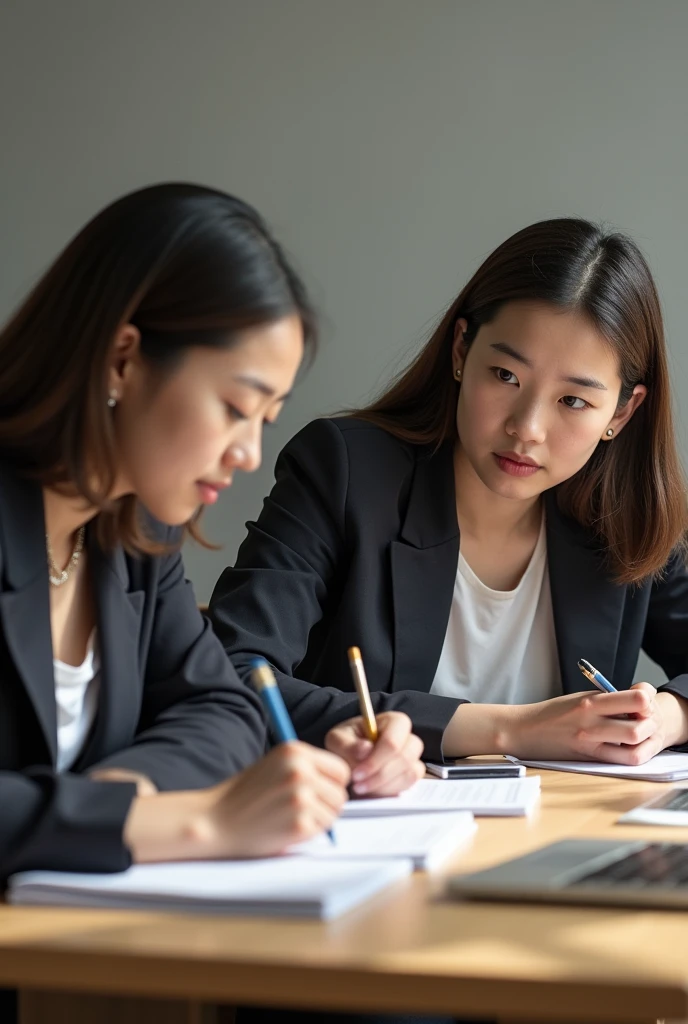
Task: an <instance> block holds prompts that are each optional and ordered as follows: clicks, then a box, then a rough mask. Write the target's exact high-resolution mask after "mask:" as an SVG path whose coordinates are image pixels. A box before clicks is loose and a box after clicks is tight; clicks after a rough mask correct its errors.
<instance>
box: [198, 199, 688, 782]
mask: <svg viewBox="0 0 688 1024" xmlns="http://www.w3.org/2000/svg"><path fill="white" fill-rule="evenodd" d="M275 476H276V483H275V486H274V488H273V490H272V492H271V494H270V496H269V498H268V499H267V500H266V502H265V505H264V508H263V511H262V513H261V515H260V516H259V518H258V520H257V522H256V523H255V524H250V526H249V534H248V537H247V538H246V540H245V541H244V543H243V545H242V547H241V549H240V552H239V556H238V560H237V563H236V566H235V567H234V568H233V569H227V570H225V572H224V574H223V575H222V577H221V578H220V580H219V582H218V584H217V586H216V589H215V592H214V595H213V598H212V601H211V614H212V618H213V621H214V626H215V629H216V632H217V633H218V635H219V636H220V638H221V640H222V642H223V645H224V647H225V650H226V651H227V652H228V653H229V655H230V656H231V658H232V660H233V662H234V665H235V667H236V668H237V670H238V672H239V674H240V675H241V676H243V675H245V673H246V671H247V663H248V658H249V657H250V656H251V655H253V654H261V655H263V656H264V657H265V658H267V659H268V660H269V661H270V662H271V663H272V664H273V666H275V668H276V670H277V671H278V679H279V681H280V685H281V687H282V690H283V693H284V696H285V699H286V700H287V704H288V706H289V707H290V710H291V713H292V716H293V718H294V720H295V723H296V725H297V729H298V730H299V733H300V735H302V736H304V737H305V738H308V739H311V740H312V741H315V742H317V741H318V740H320V739H321V738H322V737H323V736H324V733H325V732H326V731H327V730H328V729H329V728H331V726H332V725H334V724H335V723H336V722H337V721H339V720H340V718H342V717H345V716H346V715H347V714H348V713H349V712H348V709H349V707H350V704H351V698H350V695H349V694H348V693H347V691H349V690H350V689H351V683H350V680H349V676H348V670H347V665H346V661H345V654H344V651H345V648H346V645H347V644H348V643H355V644H357V645H358V646H359V647H360V648H361V651H362V654H363V657H364V659H365V663H366V667H367V671H368V678H369V681H370V684H371V687H372V688H373V689H374V690H375V691H376V692H375V693H374V694H373V700H374V704H375V706H376V708H377V710H378V711H384V710H401V711H405V712H406V713H407V714H408V715H409V716H410V717H411V719H412V721H413V723H414V730H415V732H416V733H418V734H419V735H420V736H421V738H422V739H423V740H424V742H425V749H426V756H430V757H431V758H437V757H439V756H440V755H441V754H442V753H443V754H444V755H446V756H462V755H469V754H490V753H510V754H516V755H518V756H520V757H524V758H557V759H562V758H572V759H579V758H590V759H594V760H606V761H610V762H620V763H628V764H639V763H642V762H643V761H646V760H647V759H648V758H650V757H651V756H652V755H653V754H655V753H657V752H658V751H659V750H662V749H663V748H665V747H667V746H674V745H680V744H683V743H685V742H686V741H688V714H687V710H688V703H687V699H688V574H687V572H686V567H685V549H684V533H685V529H686V521H687V520H686V492H685V485H684V480H683V476H682V473H681V470H680V466H679V460H678V457H677V453H676V443H675V438H674V431H673V426H672V418H671V397H670V384H669V373H668V369H667V355H666V348H665V340H664V331H663V324H662V316H661V311H660V306H659V301H658V297H657V292H656V288H655V285H654V282H653V280H652V276H651V273H650V270H649V268H648V266H647V263H646V261H645V259H644V258H643V256H642V254H641V253H640V251H639V250H638V248H637V246H636V245H635V244H634V243H633V242H632V241H631V240H630V239H629V238H627V237H626V236H624V235H622V234H618V233H613V232H607V231H604V230H602V229H601V228H598V227H596V226H595V225H593V224H591V223H589V222H587V221H585V220H578V219H558V220H550V221H544V222H542V223H538V224H534V225H531V226H530V227H528V228H525V229H524V230H522V231H520V232H518V233H517V234H515V235H514V236H512V237H511V238H509V239H507V240H506V241H505V242H504V243H503V244H502V245H500V246H499V247H498V248H497V249H496V250H495V252H493V253H492V254H491V255H490V256H489V257H488V258H487V259H486V260H485V262H484V263H483V265H482V266H481V267H480V268H479V269H478V270H477V272H476V273H475V274H474V276H473V277H472V279H471V280H470V281H469V282H468V284H467V285H466V286H465V287H464V288H463V289H462V290H461V292H460V293H459V295H458V296H457V298H456V299H455V300H454V301H453V302H452V304H451V306H450V307H449V309H448V311H447V312H446V314H445V315H444V317H443V318H442V320H441V322H440V324H439V326H438V327H437V329H436V331H435V332H434V334H433V335H432V337H431V338H430V340H429V342H428V343H427V345H426V346H425V347H424V348H423V350H422V351H421V352H420V354H419V355H418V357H417V358H416V359H415V360H414V361H413V363H412V364H411V365H410V366H409V367H408V369H407V370H406V371H405V372H403V373H402V375H401V376H400V377H399V378H398V379H397V380H396V381H394V382H393V383H392V384H391V385H390V386H389V388H388V389H387V390H386V391H385V392H384V393H383V394H382V395H381V397H379V398H378V399H377V400H376V401H374V402H373V403H372V404H370V405H369V406H367V407H365V408H362V409H358V410H356V411H355V412H352V413H350V414H349V415H347V416H340V417H338V418H335V419H325V420H317V421H315V422H313V423H311V424H310V425H309V426H307V427H306V428H305V429H304V430H302V431H301V433H300V434H298V435H297V436H296V437H295V438H294V439H293V440H292V441H291V442H290V443H289V444H288V445H287V446H286V448H285V449H284V451H283V452H282V454H281V456H280V458H279V460H278V462H277V467H276V474H275ZM267 622H269V623H270V624H271V629H270V630H269V631H268V630H266V629H265V628H264V624H265V623H267ZM641 649H643V650H644V651H645V652H646V653H647V654H648V655H649V656H650V657H651V658H652V659H653V660H654V661H656V662H657V663H658V664H660V665H661V666H662V667H663V668H664V670H665V671H666V673H667V675H668V676H669V682H668V683H667V684H666V685H664V686H661V687H660V688H659V690H658V691H656V690H655V688H654V687H652V686H650V685H649V684H648V683H637V684H633V678H634V671H635V668H636V663H637V659H638V654H639V651H640V650H641ZM581 657H583V658H586V659H588V660H589V661H591V662H592V663H593V664H594V665H595V666H596V667H597V668H598V669H599V670H600V671H601V672H602V673H604V674H605V675H606V676H607V677H608V678H609V679H611V680H612V682H613V683H614V685H615V686H616V687H617V689H618V690H619V691H620V692H618V693H598V692H596V691H594V692H591V691H592V687H591V686H589V685H588V684H587V683H586V682H585V680H584V679H583V677H582V676H581V674H580V673H579V670H578V668H577V662H578V659H579V658H581ZM351 733H352V730H351V729H349V730H348V732H347V730H340V733H338V734H337V736H334V737H330V740H329V741H328V746H329V747H330V749H332V750H338V749H341V744H342V742H344V743H346V742H347V736H349V737H350V736H351ZM364 775H365V773H359V772H355V773H354V783H355V784H356V785H357V788H358V791H359V792H365V791H366V787H367V780H366V778H365V777H364Z"/></svg>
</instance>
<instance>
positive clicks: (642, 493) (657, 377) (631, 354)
mask: <svg viewBox="0 0 688 1024" xmlns="http://www.w3.org/2000/svg"><path fill="white" fill-rule="evenodd" d="M523 300H530V301H538V302H544V303H549V304H551V305H552V306H555V307H556V308H558V309H562V310H571V311H577V312H581V313H584V314H585V315H586V316H587V317H588V318H589V319H590V321H591V322H592V323H593V324H594V326H595V328H596V329H597V330H598V331H599V333H600V334H601V335H602V336H603V337H604V338H605V339H606V341H607V342H608V343H609V344H610V345H611V347H612V348H613V350H614V351H615V352H616V354H617V356H618V360H619V373H620V376H621V380H622V387H621V393H620V396H619V406H620V407H622V406H624V405H625V404H626V402H628V400H629V398H630V396H631V394H632V392H633V388H634V387H635V385H636V384H645V385H646V387H647V389H648V393H647V397H646V398H645V401H644V402H643V403H642V405H641V406H640V408H639V409H638V410H636V412H635V414H634V415H633V416H632V417H631V420H630V422H629V423H627V424H626V426H625V427H624V429H623V431H622V432H621V433H620V434H619V436H618V437H617V438H615V439H614V441H613V442H609V443H603V442H600V443H599V444H598V446H597V448H596V449H595V451H594V453H593V455H592V457H591V458H590V459H589V461H588V462H587V463H586V465H585V466H584V467H583V468H582V469H581V470H580V471H579V472H578V473H576V474H575V476H573V477H572V478H571V479H570V480H567V481H565V482H564V483H562V484H560V485H559V486H558V488H557V500H558V503H559V507H560V508H561V509H562V511H563V512H564V513H566V514H568V515H570V516H571V517H573V518H574V519H575V520H576V521H577V522H578V523H580V524H581V525H582V526H584V527H586V528H587V529H589V530H590V531H591V532H592V533H593V534H594V535H595V536H596V537H597V538H598V540H599V541H600V542H601V544H602V545H603V547H604V549H605V551H606V553H607V561H608V565H609V568H610V570H611V572H612V574H613V576H614V578H615V579H616V580H617V582H619V583H637V582H640V581H641V580H643V579H646V578H647V577H649V576H653V575H656V574H658V573H661V571H662V568H663V567H664V566H665V564H666V562H667V560H668V558H669V557H670V555H671V553H672V552H673V551H674V550H675V549H676V548H677V547H679V548H681V549H682V552H685V534H686V527H687V525H688V517H687V505H686V487H685V481H684V477H683V472H682V469H681V465H680V461H679V458H678V453H677V450H676V440H675V434H674V428H673V422H672V411H671V394H670V386H669V371H668V367H667V354H666V344H665V339H664V326H663V322H662V313H661V308H660V304H659V298H658V295H657V289H656V287H655V284H654V281H653V279H652V274H651V273H650V269H649V267H648V265H647V262H646V261H645V258H644V257H643V255H642V253H641V252H640V250H639V249H638V247H637V245H636V244H635V243H634V242H633V241H632V240H631V239H630V238H628V237H626V236H625V235H622V234H619V233H618V232H609V231H605V230H604V229H603V228H602V227H599V226H597V225H595V224H591V223H589V222H588V221H586V220H579V219H576V218H560V219H557V220H547V221H541V222H540V223H538V224H533V225H531V226H530V227H527V228H524V229H523V230H522V231H519V232H517V233H516V234H515V235H512V236H511V238H508V239H507V240H506V241H505V242H503V243H502V245H500V246H499V248H498V249H496V250H495V251H494V252H493V253H492V254H491V255H490V256H488V258H487V259H486V260H485V262H484V263H483V264H482V266H481V267H480V268H479V269H478V270H477V271H476V273H475V274H474V275H473V277H472V278H471V280H470V281H469V282H468V284H467V285H466V287H465V288H464V289H463V290H462V291H461V292H460V294H459V295H458V296H457V298H456V299H455V300H454V302H453V303H452V304H451V306H450V307H449V309H448V310H447V312H446V313H445V315H444V316H443V318H442V320H441V321H440V323H439V326H438V327H437V328H436V330H435V331H434V333H433V335H432V337H431V338H430V340H429V341H428V343H427V344H426V345H425V347H424V348H423V349H422V350H421V352H420V354H419V355H418V356H417V357H416V359H414V361H413V362H412V363H411V365H410V366H409V367H408V368H407V369H406V370H404V371H403V372H402V373H401V375H400V376H399V377H398V378H397V379H396V380H395V381H394V382H393V383H392V384H391V386H390V387H389V388H388V389H387V390H386V391H384V393H383V394H382V395H380V397H378V398H377V399H376V400H375V401H374V402H372V403H371V404H370V405H368V406H366V407H365V408H363V409H358V410H355V411H353V412H351V415H352V416H356V417H359V418H361V419H364V420H367V421H369V422H371V423H375V424H377V425H378V426H380V427H382V428H383V429H385V430H387V431H389V432H390V433H391V434H393V435H394V436H395V437H398V438H400V439H401V440H404V441H408V442H411V443H414V444H425V445H433V446H439V445H441V444H442V443H444V442H445V441H448V440H451V439H452V438H455V437H456V403H457V398H458V388H459V387H460V385H459V384H458V383H457V381H456V379H455V378H454V376H453V374H452V344H453V340H454V332H455V327H456V321H457V320H458V319H459V318H460V317H463V318H465V319H466V321H467V322H468V330H467V331H466V332H465V334H464V337H465V341H466V344H468V345H470V344H471V342H472V341H474V340H475V337H476V335H477V333H478V331H479V330H480V328H481V327H482V326H483V324H487V323H489V322H490V321H491V320H492V319H493V318H494V317H495V316H496V315H497V313H498V311H499V310H500V309H501V308H502V306H504V305H505V304H506V303H508V302H518V301H523Z"/></svg>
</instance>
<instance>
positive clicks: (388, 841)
mask: <svg viewBox="0 0 688 1024" xmlns="http://www.w3.org/2000/svg"><path fill="white" fill-rule="evenodd" d="M442 785H446V783H442ZM474 830H475V822H474V820H473V815H472V814H470V813H469V812H465V811H464V812H461V811H458V812H457V811H450V812H446V811H445V812H444V813H437V814H432V815H428V814H403V815H400V816H399V817H397V818H395V819H393V820H390V819H389V818H368V817H367V818H365V819H362V818H355V819H352V820H341V821H338V822H337V823H336V825H335V835H336V844H332V843H331V842H330V840H329V839H328V838H327V837H326V836H319V837H318V838H317V839H313V840H310V841H309V842H307V843H302V844H300V845H299V846H298V847H294V848H293V849H292V850H291V851H289V853H287V855H285V856H284V857H271V858H267V859H263V860H252V861H211V862H192V863H184V864H146V865H141V866H137V867H132V868H130V869H129V870H128V871H124V872H122V873H121V874H112V875H110V874H108V875H91V874H88V875H86V874H74V873H71V872H63V871H28V872H24V873H22V874H18V875H14V877H12V878H11V879H10V882H9V889H8V899H9V901H10V903H21V904H42V905H49V906H72V907H74V906H77V907H127V908H148V909H154V910H176V911H190V912H205V913H221V914H226V913H235V914H264V915H289V916H294V917H320V918H324V919H327V918H332V917H336V916H337V915H339V914H342V913H344V911H346V910H349V909H350V908H351V907H354V906H356V905H357V904H359V903H362V902H364V901H366V900H368V899H369V898H370V897H371V896H373V895H374V894H375V893H377V892H378V891H379V890H381V889H383V888H385V887H386V886H388V885H390V884H392V883H393V882H395V881H397V880H398V879H399V878H404V877H405V876H406V875H408V874H410V873H411V871H412V870H413V868H414V867H418V868H425V869H428V870H429V869H432V868H436V867H438V866H439V865H440V864H443V863H444V862H445V861H446V860H448V859H449V858H450V857H451V856H452V855H453V854H454V853H456V851H457V850H458V849H459V848H460V847H461V846H462V845H463V844H464V843H465V842H466V841H467V840H468V839H469V838H470V836H472V834H473V832H474Z"/></svg>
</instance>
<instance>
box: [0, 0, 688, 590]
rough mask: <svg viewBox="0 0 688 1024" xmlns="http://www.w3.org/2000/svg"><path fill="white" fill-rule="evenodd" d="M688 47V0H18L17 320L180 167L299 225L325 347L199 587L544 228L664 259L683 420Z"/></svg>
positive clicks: (13, 74) (215, 532) (7, 38)
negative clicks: (305, 445) (138, 194)
mask: <svg viewBox="0 0 688 1024" xmlns="http://www.w3.org/2000/svg"><path fill="white" fill-rule="evenodd" d="M687 44H688V3H686V2H685V0H653V2H652V3H650V2H648V0H572V2H565V3H564V2H562V0H415V2H413V0H241V2H239V0H216V2H214V0H194V2H188V0H185V2H181V0H116V2H114V3H113V2H110V0H108V2H104V0H61V2H60V3H54V2H53V0H9V2H8V0H5V3H4V4H3V5H2V13H0V103H1V104H2V110H1V122H0V146H1V147H2V156H1V158H0V164H1V166H0V195H1V196H2V200H1V201H0V258H1V259H2V260H3V266H2V269H1V271H0V315H2V316H4V314H6V313H7V312H8V311H9V309H10V308H11V307H12V306H13V305H14V304H15V302H16V301H18V299H19V298H20V297H21V295H22V293H23V292H24V291H25V289H26V288H27V287H28V286H29V285H30V284H31V283H32V281H33V280H34V279H35V277H36V276H37V275H38V274H39V273H40V272H41V271H42V269H43V268H44V267H45V266H46V264H47V263H48V262H49V261H50V260H51V259H52V257H53V256H54V255H55V254H56V253H57V251H58V250H59V248H60V247H61V246H62V245H63V244H64V242H65V241H66V239H67V237H68V236H70V235H71V234H72V233H73V232H74V231H75V230H77V229H78V228H79V227H80V225H81V224H82V223H83V222H84V220H85V219H86V218H88V217H89V216H90V215H91V214H92V213H94V212H95V211H96V210H97V209H98V208H99V207H100V206H102V205H104V204H105V203H106V202H108V201H109V200H111V199H112V198H114V197H115V196H116V195H118V194H120V193H122V192H124V191H126V190H129V189H131V188H134V187H136V186H140V185H143V184H147V183H150V182H154V181H158V180H161V179H168V180H169V179H180V178H181V179H190V180H197V181H201V182H205V183H208V184H211V185H215V186H219V187H221V188H226V189H229V190H231V191H233V192H236V193H238V194H239V195H241V196H242V197H244V198H246V199H248V200H250V201H252V202H254V203H255V204H256V205H257V206H258V207H259V208H260V209H261V210H262V211H263V213H264V214H265V215H266V216H267V217H268V218H269V220H270V221H271V222H272V224H273V226H274V227H275V229H276V230H277V232H278V234H279V235H280V236H281V237H282V238H283V240H285V242H286V243H287V245H288V247H289V248H290V249H291V251H292V253H293V254H294V255H295V256H296V258H297V262H298V263H299V265H300V266H301V268H302V269H303V270H304V272H305V274H306V277H307V279H308V281H309V282H310V284H311V286H312V288H313V291H314V293H315V296H316V298H317V301H318V304H319V307H320V309H321V311H322V313H323V316H324V321H325V345H324V350H323V352H322V355H321V357H320V359H319V362H318V363H317V366H316V368H315V369H314V370H313V372H312V373H311V374H310V376H309V377H308V379H307V380H306V381H305V382H304V383H303V384H302V385H301V387H300V388H299V391H298V394H297V396H296V400H295V401H294V402H293V404H292V405H291V406H290V408H289V409H288V410H287V411H285V413H284V415H283V417H282V420H281V422H280V425H279V428H278V429H277V430H276V431H273V432H270V435H269V437H267V438H266V444H265V460H264V466H263V468H262V469H261V471H260V472H259V473H257V474H255V476H254V477H252V478H246V479H241V480H240V481H239V482H238V485H237V486H235V488H234V489H233V490H232V492H230V494H229V496H227V497H226V498H225V500H224V501H223V502H222V503H221V505H220V507H219V508H216V509H213V511H212V513H211V514H210V515H209V516H208V520H207V521H208V530H209V533H210V534H211V535H212V536H213V537H215V538H216V539H218V540H221V541H222V542H223V543H224V544H225V545H226V546H225V550H224V553H223V554H219V555H218V554H214V553H206V552H203V551H200V550H199V549H198V548H193V547H191V548H189V549H188V550H187V553H186V558H187V566H188V572H189V575H190V576H191V578H192V579H193V580H194V582H195V584H196V587H197V592H198V595H199V597H200V598H202V599H203V598H207V597H208V596H209V593H210V590H211V589H212V585H213V583H214V580H215V578H216V575H217V573H218V571H219V569H220V567H221V566H222V565H223V564H224V561H225V560H231V559H232V558H233V555H234V552H235V550H236V547H237V544H238V543H239V541H240V540H241V537H242V535H243V523H244V521H245V520H246V519H247V518H250V517H252V516H254V515H255V513H256V512H257V510H258V508H259V506H260V503H261V500H262V498H263V496H264V494H265V493H266V491H267V490H268V488H269V485H270V480H271V468H272V464H273V462H274V457H275V455H276V452H277V451H278V450H279V448H280V447H281V445H282V444H283V443H284V442H285V441H286V439H287V438H288V437H289V436H290V435H291V434H293V433H294V432H295V431H296V430H297V429H298V428H299V427H300V426H301V425H302V424H303V423H305V422H306V421H308V420H309V419H311V418H312V417H313V416H315V415H317V414H319V413H327V412H330V411H332V410H334V409H336V408H338V407H340V406H342V405H345V404H347V403H349V404H352V403H357V402H360V401H361V400H362V399H364V398H365V397H366V396H367V395H369V394H370V393H371V391H372V390H374V389H375V388H376V387H377V386H379V385H380V384H381V383H382V382H383V381H384V379H385V378H386V377H387V376H388V375H389V374H390V372H391V371H392V370H394V369H395V368H398V367H399V366H400V364H401V363H402V362H403V361H404V360H405V358H406V357H407V356H408V354H409V353H410V351H412V350H413V348H414V347H415V346H416V345H417V344H418V343H419V342H420V340H421V339H422V338H424V337H425V335H426V333H427V331H428V328H429V326H430V324H431V323H432V322H433V321H434V319H435V317H436V316H437V314H438V313H439V312H440V311H441V310H442V308H443V306H444V305H446V304H447V303H448V302H449V301H450V300H451V298H452V297H453V296H454V294H455V293H456V292H457V291H458V289H459V287H460V286H461V284H462V283H463V282H464V281H465V279H466V278H467V276H468V275H469V274H470V273H471V271H472V270H473V269H474V268H475V267H476V265H477V264H478V262H479V261H480V260H481V258H482V257H483V256H485V255H486V254H487V253H488V252H489V251H490V250H491V249H492V248H493V247H494V246H495V245H496V244H497V243H499V242H500V241H501V240H502V239H504V238H505V237H506V236H507V235H508V234H510V233H511V232H512V231H514V230H515V229H517V228H519V227H522V226H524V225H525V224H527V223H529V222H531V221H534V220H537V219H540V218H543V217H550V216H557V215H562V214H580V215H583V216H586V217H591V218H597V219H603V220H605V221H608V222H611V223H612V224H614V225H616V226H619V227H621V228H623V229H624V230H626V231H628V232H630V233H631V234H632V235H634V236H635V238H636V239H637V241H638V242H639V243H640V244H641V246H642V247H643V248H644V249H645V251H646V253H647V254H648V255H649V258H650V261H651V264H652V266H653V268H654V270H655V272H656V275H657V278H658V280H659V284H660V288H661V292H662V297H663V300H664V305H665V310H666V316H667V323H668V330H669V338H670V344H671V349H672V358H673V362H674V366H675V373H676V378H675V379H676V382H677V385H678V387H677V397H678V408H679V413H680V418H681V420H682V421H684V420H685V419H686V418H687V417H686V413H687V412H688V397H686V395H685V387H684V386H683V385H684V382H685V381H687V380H688V352H687V351H686V345H685V340H684V318H683V309H684V295H685V250H686V227H687V224H688V198H687V196H688V191H687V186H686V180H687V174H686V172H687V171H688V130H687V125H686V110H688V60H686V57H685V54H686V46H687ZM680 430H681V436H682V438H685V431H684V428H683V423H682V422H681V424H680ZM684 448H685V445H684Z"/></svg>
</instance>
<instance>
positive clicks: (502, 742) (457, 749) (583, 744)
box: [443, 683, 662, 764]
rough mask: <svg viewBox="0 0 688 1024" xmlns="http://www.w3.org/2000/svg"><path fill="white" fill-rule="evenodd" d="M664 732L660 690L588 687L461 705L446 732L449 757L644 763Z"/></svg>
mask: <svg viewBox="0 0 688 1024" xmlns="http://www.w3.org/2000/svg"><path fill="white" fill-rule="evenodd" d="M660 731H661V716H659V715H658V714H657V700H656V691H655V689H654V687H653V686H650V684H649V683H638V684H636V685H635V686H633V687H632V688H631V689H630V690H619V691H618V692H617V693H598V692H590V691H588V690H586V691H583V692H581V693H568V694H564V695H563V696H561V697H553V698H552V699H551V700H544V701H541V702H539V703H537V704H519V705H506V704H462V705H461V706H460V707H459V708H457V710H456V712H455V713H454V716H453V718H452V720H451V721H450V722H449V725H448V726H447V728H446V730H445V734H444V739H443V748H444V752H445V756H452V757H466V756H468V755H470V754H513V755H514V756H516V757H519V758H522V759H524V760H533V761H563V760H574V761H585V760H588V761H610V762H615V763H619V764H640V763H642V762H643V761H646V760H648V758H649V757H651V756H652V753H653V752H655V751H654V747H655V746H656V745H657V744H655V743H647V742H646V741H647V740H649V739H651V738H653V737H655V734H657V736H656V737H655V738H657V742H659V744H660V746H661V739H662V737H660V736H659V735H658V734H659V732H660Z"/></svg>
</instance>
